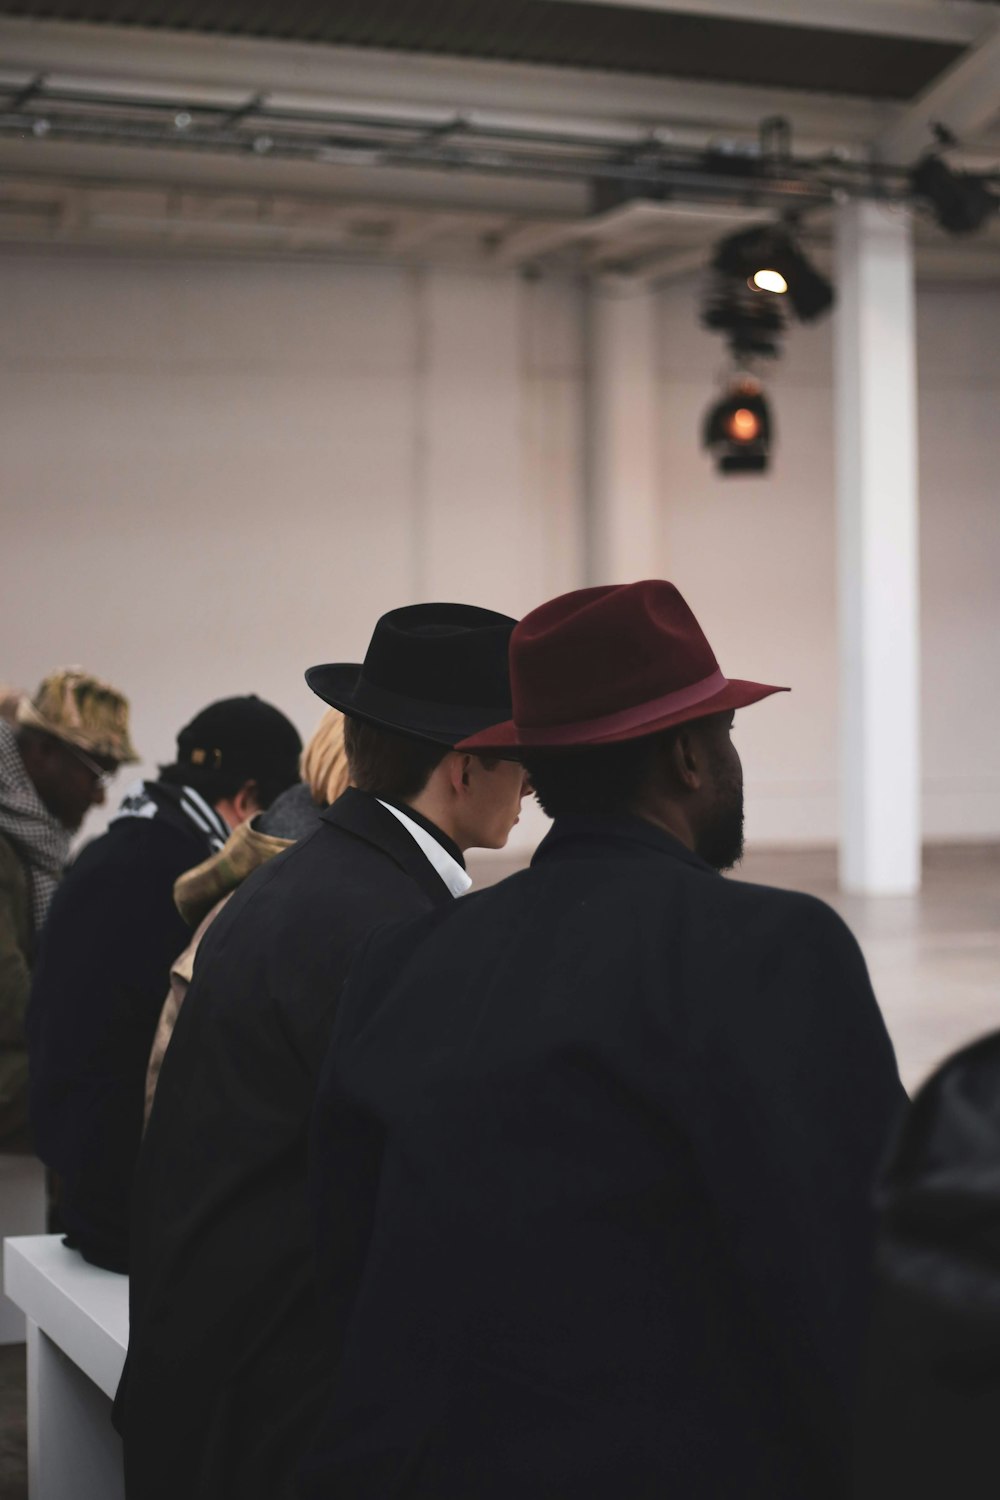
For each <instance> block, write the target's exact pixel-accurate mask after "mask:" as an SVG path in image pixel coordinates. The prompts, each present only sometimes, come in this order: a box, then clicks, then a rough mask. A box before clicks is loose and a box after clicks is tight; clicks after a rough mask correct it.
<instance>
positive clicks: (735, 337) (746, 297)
mask: <svg viewBox="0 0 1000 1500" xmlns="http://www.w3.org/2000/svg"><path fill="white" fill-rule="evenodd" d="M701 321H702V323H703V325H704V326H705V327H706V328H708V329H711V331H712V332H713V333H721V334H724V335H725V337H726V339H727V340H728V342H729V347H730V349H731V351H732V354H733V359H734V360H735V361H736V363H737V364H742V363H743V361H744V360H747V359H759V358H761V357H765V358H767V357H770V358H774V357H776V356H777V355H778V353H779V351H780V347H781V335H782V333H783V332H784V328H785V315H784V312H783V311H782V307H781V303H780V302H778V301H777V300H776V299H774V298H772V297H760V296H758V295H757V293H756V292H753V291H750V290H749V288H748V287H747V286H746V285H745V284H744V283H743V282H742V281H735V282H734V281H733V280H731V279H730V278H729V277H726V276H722V275H720V274H719V273H718V272H716V274H715V278H714V280H713V282H712V283H711V284H710V286H709V287H708V289H707V293H706V296H705V301H704V303H703V305H702V310H701Z"/></svg>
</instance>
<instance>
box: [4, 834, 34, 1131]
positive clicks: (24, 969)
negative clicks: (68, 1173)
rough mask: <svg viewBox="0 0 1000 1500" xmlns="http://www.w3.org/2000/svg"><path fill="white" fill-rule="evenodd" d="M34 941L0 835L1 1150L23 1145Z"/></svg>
mask: <svg viewBox="0 0 1000 1500" xmlns="http://www.w3.org/2000/svg"><path fill="white" fill-rule="evenodd" d="M33 955H34V942H33V938H32V930H31V893H30V889H29V885H28V874H27V871H26V870H25V868H24V865H23V864H22V862H21V859H20V857H19V855H18V853H17V851H16V849H15V848H14V845H13V844H11V843H10V841H9V840H8V839H6V838H4V836H3V834H0V1151H3V1150H6V1151H10V1150H15V1151H16V1150H19V1149H22V1150H23V1149H26V1148H27V1145H28V1136H27V1121H28V1053H27V1050H26V1047H25V1041H24V1012H25V1008H26V1006H27V1004H28V991H29V989H30V988H31V961H32V958H33Z"/></svg>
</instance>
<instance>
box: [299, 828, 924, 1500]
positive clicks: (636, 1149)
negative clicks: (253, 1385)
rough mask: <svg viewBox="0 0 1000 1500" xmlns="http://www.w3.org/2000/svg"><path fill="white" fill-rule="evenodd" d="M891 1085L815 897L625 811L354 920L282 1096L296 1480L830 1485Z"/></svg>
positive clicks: (645, 1490)
mask: <svg viewBox="0 0 1000 1500" xmlns="http://www.w3.org/2000/svg"><path fill="white" fill-rule="evenodd" d="M903 1101H904V1095H903V1091H902V1088H901V1085H900V1083H899V1079H898V1075H897V1071H896V1065H895V1061H894V1058H893V1052H892V1047H891V1045H890V1042H889V1039H888V1036H887V1035H886V1031H885V1027H884V1025H883V1022H882V1018H881V1016H880V1014H879V1011H878V1008H877V1006H876V1003H875V1000H874V997H873V995H872V992H871V988H870V985H869V982H868V977H867V974H866V971H865V966H864V962H863V959H862V957H861V954H860V951H859V949H858V946H857V944H856V943H855V941H854V939H853V938H852V937H851V935H850V933H849V932H848V930H847V929H846V927H845V926H844V925H843V923H842V922H841V921H840V919H839V918H838V917H837V916H835V915H834V913H833V912H832V911H831V910H830V909H829V908H828V907H826V906H824V905H823V904H822V903H821V902H819V901H816V900H814V899H812V898H811V897H807V896H802V895H797V894H794V893H791V892H785V891H777V890H769V889H765V888H762V887H759V886H753V885H748V884H741V883H738V882H734V881H727V880H723V879H722V878H720V877H719V876H718V875H717V874H716V873H715V872H714V871H712V870H711V869H709V868H708V866H706V865H705V864H703V863H702V862H701V861H700V860H699V859H698V858H697V857H696V856H695V855H693V854H691V853H689V852H688V851H687V850H686V849H685V848H683V847H682V846H681V845H680V844H679V843H677V842H676V841H675V840H673V839H671V838H669V837H668V836H667V835H665V834H663V833H660V832H659V831H657V830H656V829H655V828H653V827H652V826H650V825H648V824H645V823H643V822H641V821H639V820H638V819H636V820H622V821H621V822H614V823H612V822H604V823H602V822H597V821H590V820H571V819H568V820H565V821H563V822H557V823H556V825H555V827H554V829H553V831H552V832H551V833H550V835H549V836H548V838H547V839H546V840H545V842H544V843H543V844H542V845H541V847H540V848H539V850H538V852H537V854H536V856H535V859H534V862H533V864H532V867H531V869H530V870H528V871H525V872H524V873H522V874H519V875H515V876H513V877H511V878H510V879H509V880H507V881H505V882H503V883H502V884H501V885H499V886H496V887H494V888H493V889H491V890H488V891H485V892H483V893H482V894H481V895H478V896H473V897H468V898H466V899H465V900H463V901H461V902H457V903H455V905H454V906H453V907H452V908H450V909H449V910H448V911H447V912H443V913H440V914H438V915H437V916H435V917H433V918H428V919H426V920H425V921H422V922H419V923H416V924H407V925H406V927H405V928H403V929H400V930H398V931H397V932H395V933H392V934H387V935H380V937H379V938H378V939H376V940H375V941H373V942H372V943H371V944H369V945H368V946H367V947H366V949H365V951H364V953H363V954H362V955H360V956H359V959H358V961H357V965H356V968H355V971H354V974H353V976H352V979H351V981H350V983H349V985H348V987H347V990H346V992H345V995H344V997H343V1000H342V1005H341V1010H340V1013H339V1016H338V1022H337V1025H336V1028H335V1033H334V1037H333V1041H332V1045H331V1050H330V1056H329V1059H328V1064H327V1069H326V1072H325V1077H324V1081H323V1084H322V1086H321V1091H320V1095H319V1099H318V1104H317V1112H316V1117H315V1121H314V1137H313V1150H314V1166H313V1191H314V1196H315V1199H316V1211H317V1214H318V1222H319V1246H320V1263H319V1274H320V1277H321V1282H322V1287H323V1292H322V1295H323V1297H324V1302H325V1305H326V1307H327V1310H328V1314H329V1320H330V1321H329V1325H328V1335H329V1337H330V1338H331V1340H332V1347H331V1356H332V1357H333V1358H336V1359H338V1360H339V1365H340V1369H339V1377H338V1384H337V1390H336V1394H335V1397H334V1400H333V1402H332V1404H331V1407H330V1409H329V1412H328V1414H327V1416H326V1418H325V1420H324V1424H323V1427H322V1429H321V1436H320V1438H319V1440H318V1441H317V1443H316V1445H315V1447H314V1451H313V1454H312V1456H311V1459H310V1461H309V1462H308V1464H307V1465H306V1468H305V1471H304V1490H303V1493H304V1494H305V1495H307V1496H309V1497H315V1500H320V1497H322V1500H330V1497H333V1496H336V1497H337V1500H376V1497H377V1500H383V1497H388V1496H393V1497H394V1500H395V1497H400V1500H401V1497H407V1500H470V1497H475V1500H512V1497H514V1496H516V1497H517V1500H568V1497H573V1500H609V1497H612V1496H613V1497H615V1500H639V1497H642V1500H663V1497H665V1496H676V1497H678V1500H709V1497H711V1500H750V1497H754V1500H817V1497H829V1496H834V1495H840V1494H842V1493H843V1488H842V1487H843V1484H844V1482H845V1471H846V1466H847V1430H848V1424H849V1417H848V1413H849V1408H850V1405H851V1401H852V1397H853V1392H854V1383H855V1376H856V1366H857V1362H858V1355H859V1346H860V1341H861V1337H862V1328H863V1323H864V1316H865V1304H866V1298H867V1293H868V1280H869V1256H870V1251H871V1241H872V1210H871V1206H870V1189H871V1185H872V1181H873V1178H874V1176H875V1172H876V1166H877V1163H878V1161H879V1158H880V1155H881V1153H882V1151H883V1147H884V1144H885V1141H886V1137H887V1134H888V1132H889V1130H890V1127H891V1125H892V1122H893V1121H894V1119H895V1117H896V1115H897V1113H898V1111H899V1110H900V1107H901V1105H902V1103H903Z"/></svg>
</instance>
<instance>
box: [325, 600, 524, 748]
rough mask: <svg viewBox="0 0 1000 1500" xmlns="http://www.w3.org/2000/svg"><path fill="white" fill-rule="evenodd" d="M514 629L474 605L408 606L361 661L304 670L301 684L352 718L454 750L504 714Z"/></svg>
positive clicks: (386, 623)
mask: <svg viewBox="0 0 1000 1500" xmlns="http://www.w3.org/2000/svg"><path fill="white" fill-rule="evenodd" d="M516 624H517V621H516V620H512V619H511V618H510V617H509V616H508V615H499V614H496V613H495V612H494V611H493V610H491V609H479V608H477V607H476V605H474V604H411V605H408V606H407V607H406V608H404V609H393V610H390V611H389V613H388V614H386V615H383V616H382V618H381V619H380V620H379V622H378V624H377V625H376V626H375V630H374V633H373V635H372V638H371V642H370V643H369V646H368V650H367V652H366V653H365V659H364V662H363V663H361V664H360V665H359V664H358V663H357V662H328V663H327V664H326V665H325V666H318V667H310V668H309V670H308V671H307V672H306V682H307V683H308V684H309V686H310V687H311V688H312V690H313V692H314V693H316V694H317V696H318V697H320V698H322V699H323V701H324V703H330V704H332V705H333V707H334V708H339V709H340V711H341V713H344V714H348V715H350V716H351V717H352V718H355V719H364V720H365V721H366V722H367V723H369V724H377V725H378V726H379V727H380V728H382V729H392V730H395V732H396V733H397V734H406V735H411V736H412V737H413V738H415V739H421V740H432V741H434V743H435V744H439V745H454V744H456V743H457V742H458V741H459V740H461V739H465V738H466V736H468V735H470V734H476V733H477V732H478V731H479V730H481V729H485V728H486V727H487V725H489V724H496V723H497V722H498V720H500V719H506V718H509V717H510V711H511V707H510V678H509V674H508V667H507V647H508V644H509V642H510V634H511V631H512V630H513V629H514V626H515V625H516Z"/></svg>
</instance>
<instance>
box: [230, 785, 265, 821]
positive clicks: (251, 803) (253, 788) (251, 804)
mask: <svg viewBox="0 0 1000 1500" xmlns="http://www.w3.org/2000/svg"><path fill="white" fill-rule="evenodd" d="M232 802H233V811H234V812H235V813H236V816H237V817H238V818H239V820H240V822H241V823H244V822H246V820H247V818H252V817H253V815H254V813H258V812H260V811H261V805H260V787H259V785H258V783H257V782H256V781H244V783H243V785H242V786H241V787H240V789H239V791H238V792H237V793H236V794H235V796H234V797H233V799H232Z"/></svg>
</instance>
